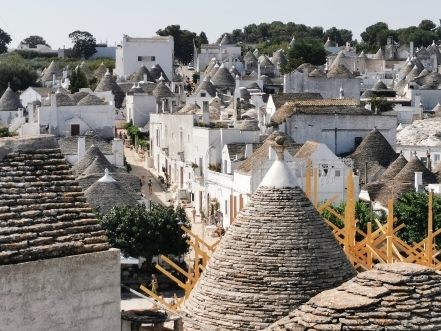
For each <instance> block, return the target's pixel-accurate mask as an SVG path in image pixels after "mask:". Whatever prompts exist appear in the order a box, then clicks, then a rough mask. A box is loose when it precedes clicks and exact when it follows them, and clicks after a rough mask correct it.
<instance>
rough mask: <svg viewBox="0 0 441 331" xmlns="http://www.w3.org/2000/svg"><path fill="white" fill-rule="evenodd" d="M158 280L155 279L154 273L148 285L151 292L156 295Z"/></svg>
mask: <svg viewBox="0 0 441 331" xmlns="http://www.w3.org/2000/svg"><path fill="white" fill-rule="evenodd" d="M158 285H159V284H158V280H157V279H156V275H152V282H151V283H150V286H151V288H152V292H153V293H154V294H156V295H158Z"/></svg>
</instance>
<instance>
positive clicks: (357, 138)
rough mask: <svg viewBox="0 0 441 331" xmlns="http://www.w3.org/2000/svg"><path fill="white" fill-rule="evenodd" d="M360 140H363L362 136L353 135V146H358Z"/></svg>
mask: <svg viewBox="0 0 441 331" xmlns="http://www.w3.org/2000/svg"><path fill="white" fill-rule="evenodd" d="M362 141H363V138H362V137H355V139H354V147H355V148H357V147H358V146H360V144H361V142H362Z"/></svg>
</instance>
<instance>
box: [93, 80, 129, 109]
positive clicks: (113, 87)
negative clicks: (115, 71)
mask: <svg viewBox="0 0 441 331" xmlns="http://www.w3.org/2000/svg"><path fill="white" fill-rule="evenodd" d="M107 91H111V92H112V94H113V95H114V96H115V107H116V108H121V105H122V102H123V100H124V98H125V97H126V95H125V93H124V91H123V90H122V89H121V87H120V86H119V85H118V84H117V83H116V82H115V80H114V79H113V77H112V76H111V75H110V73H109V71H107V72H106V74H105V75H104V76H103V78H101V80H100V82H99V83H98V85H97V87H96V88H95V92H107Z"/></svg>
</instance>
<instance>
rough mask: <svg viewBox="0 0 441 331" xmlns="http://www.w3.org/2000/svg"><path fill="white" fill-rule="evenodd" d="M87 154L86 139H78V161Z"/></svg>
mask: <svg viewBox="0 0 441 331" xmlns="http://www.w3.org/2000/svg"><path fill="white" fill-rule="evenodd" d="M84 153H86V137H78V161H79V160H80V159H81V158H82V157H83V155H84Z"/></svg>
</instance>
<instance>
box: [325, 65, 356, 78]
mask: <svg viewBox="0 0 441 331" xmlns="http://www.w3.org/2000/svg"><path fill="white" fill-rule="evenodd" d="M326 76H327V77H328V78H354V75H353V74H352V72H350V71H349V69H348V68H346V67H345V66H344V65H341V64H337V65H332V66H331V68H330V70H329V71H328V73H327V75H326Z"/></svg>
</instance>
